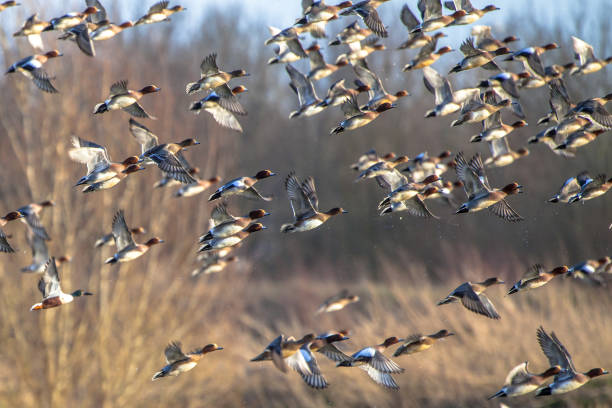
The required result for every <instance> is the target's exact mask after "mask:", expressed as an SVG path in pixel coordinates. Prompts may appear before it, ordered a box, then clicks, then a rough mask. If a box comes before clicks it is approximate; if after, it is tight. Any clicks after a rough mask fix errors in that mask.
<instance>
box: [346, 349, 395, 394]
mask: <svg viewBox="0 0 612 408" xmlns="http://www.w3.org/2000/svg"><path fill="white" fill-rule="evenodd" d="M402 341H404V339H398V338H397V337H389V338H387V339H386V340H385V341H384V342H382V343H381V344H378V345H376V346H370V347H365V348H363V349H361V350H359V351H358V352H356V353H354V354H353V355H352V356H351V359H350V360H346V361H340V362H338V364H336V367H359V368H361V369H363V370H365V371H366V372H367V373H368V375H369V376H370V378H371V379H372V380H374V381H375V382H376V383H377V384H379V385H382V386H383V387H386V388H391V389H399V386H398V385H397V383H396V382H395V380H394V379H393V377H392V376H391V374H399V373H403V372H404V369H403V368H401V367H400V366H398V365H397V364H396V363H395V362H394V361H392V360H391V359H389V358H388V357H387V356H385V355H384V354H383V351H385V350H386V349H387V348H388V347H390V346H392V345H394V344H397V343H400V342H402Z"/></svg>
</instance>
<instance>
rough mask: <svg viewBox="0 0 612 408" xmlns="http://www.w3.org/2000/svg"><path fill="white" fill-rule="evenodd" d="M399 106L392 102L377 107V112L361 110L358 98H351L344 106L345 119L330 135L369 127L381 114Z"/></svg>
mask: <svg viewBox="0 0 612 408" xmlns="http://www.w3.org/2000/svg"><path fill="white" fill-rule="evenodd" d="M396 107H397V105H395V104H392V103H390V102H383V103H381V104H380V105H378V106H377V107H376V110H366V111H364V110H361V109H360V108H359V105H358V104H357V98H355V96H350V97H348V98H347V99H346V101H345V102H344V103H343V104H342V111H343V112H344V117H345V118H346V119H344V120H343V121H342V122H340V123H339V124H338V126H336V127H335V128H333V129H332V130H331V131H330V132H329V134H331V135H334V134H338V133H342V132H344V131H345V130H354V129H357V128H360V127H362V126H365V125H367V124H368V123H370V122H372V121H373V120H374V119H376V118H377V117H378V116H379V115H380V114H381V113H383V112H385V111H388V110H389V109H393V108H396Z"/></svg>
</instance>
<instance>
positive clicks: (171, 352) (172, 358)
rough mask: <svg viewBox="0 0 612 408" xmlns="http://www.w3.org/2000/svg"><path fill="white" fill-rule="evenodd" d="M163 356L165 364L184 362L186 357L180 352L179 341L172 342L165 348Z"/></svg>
mask: <svg viewBox="0 0 612 408" xmlns="http://www.w3.org/2000/svg"><path fill="white" fill-rule="evenodd" d="M164 356H165V357H166V362H167V363H168V364H172V363H174V362H176V361H180V360H184V359H186V358H187V356H186V355H185V354H184V353H183V352H182V351H181V343H180V342H179V341H173V342H171V343H170V344H168V345H167V346H166V349H165V350H164Z"/></svg>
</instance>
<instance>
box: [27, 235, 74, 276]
mask: <svg viewBox="0 0 612 408" xmlns="http://www.w3.org/2000/svg"><path fill="white" fill-rule="evenodd" d="M26 240H27V242H28V245H30V248H31V249H32V263H31V264H30V265H28V266H25V267H23V268H21V272H24V273H43V272H44V270H45V268H46V266H47V262H48V261H49V250H48V248H47V243H46V242H45V240H44V239H42V238H41V237H39V236H38V235H36V234H35V233H34V231H33V230H32V229H30V228H28V229H27V232H26ZM71 259H72V258H71V257H70V256H67V255H65V256H61V257H57V258H56V260H55V263H56V266H58V267H59V266H61V265H62V264H63V263H65V262H70V261H71Z"/></svg>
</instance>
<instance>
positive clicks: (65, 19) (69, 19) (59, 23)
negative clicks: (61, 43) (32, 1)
mask: <svg viewBox="0 0 612 408" xmlns="http://www.w3.org/2000/svg"><path fill="white" fill-rule="evenodd" d="M97 12H98V9H97V8H96V7H87V8H86V9H85V10H83V12H82V13H77V12H72V13H68V14H64V15H63V16H61V17H56V18H52V19H51V21H49V25H48V26H47V27H45V29H44V30H43V31H52V30H58V31H63V30H68V29H69V28H72V27H74V26H76V25H79V24H81V23H82V22H83V21H84V20H85V18H87V16H89V15H92V14H95V13H97Z"/></svg>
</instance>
